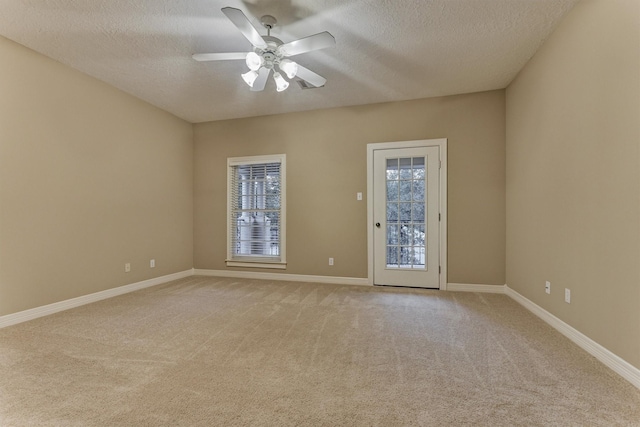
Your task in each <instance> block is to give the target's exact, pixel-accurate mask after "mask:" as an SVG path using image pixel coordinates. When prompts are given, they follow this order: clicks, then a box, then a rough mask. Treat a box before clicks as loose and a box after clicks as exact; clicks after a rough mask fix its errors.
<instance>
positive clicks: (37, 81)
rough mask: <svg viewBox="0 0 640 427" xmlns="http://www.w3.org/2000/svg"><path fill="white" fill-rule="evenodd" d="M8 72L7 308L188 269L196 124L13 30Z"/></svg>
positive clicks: (4, 104)
mask: <svg viewBox="0 0 640 427" xmlns="http://www.w3.org/2000/svg"><path fill="white" fill-rule="evenodd" d="M0 76H1V78H0V315H5V314H9V313H13V312H17V311H21V310H25V309H29V308H33V307H38V306H42V305H45V304H49V303H53V302H56V301H61V300H65V299H68V298H73V297H77V296H81V295H85V294H89V293H93V292H96V291H100V290H104V289H108V288H113V287H116V286H120V285H124V284H129V283H134V282H137V281H140V280H144V279H149V278H152V277H156V276H161V275H166V274H169V273H174V272H178V271H183V270H187V269H190V268H191V267H192V263H193V256H192V252H193V234H192V233H193V215H192V209H193V131H192V126H191V125H190V124H189V123H186V122H184V121H182V120H180V119H178V118H176V117H174V116H172V115H170V114H168V113H165V112H163V111H161V110H159V109H157V108H154V107H152V106H150V105H148V104H146V103H144V102H142V101H139V100H137V99H135V98H133V97H131V96H129V95H126V94H124V93H122V92H120V91H118V90H116V89H114V88H112V87H109V86H107V85H106V84H104V83H102V82H99V81H97V80H95V79H93V78H90V77H88V76H86V75H84V74H82V73H79V72H77V71H74V70H72V69H70V68H68V67H66V66H63V65H61V64H59V63H57V62H55V61H52V60H50V59H48V58H46V57H44V56H42V55H39V54H37V53H35V52H33V51H30V50H28V49H26V48H24V47H22V46H20V45H18V44H16V43H13V42H11V41H8V40H7V39H4V38H0ZM150 258H155V259H156V262H157V268H155V269H154V270H151V269H150V268H149V259H150ZM125 262H130V263H131V265H132V271H131V272H130V273H128V274H125V273H124V263H125Z"/></svg>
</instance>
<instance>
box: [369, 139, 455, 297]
mask: <svg viewBox="0 0 640 427" xmlns="http://www.w3.org/2000/svg"><path fill="white" fill-rule="evenodd" d="M433 146H437V147H439V148H440V150H439V152H440V214H441V220H440V267H442V272H441V273H440V290H442V291H446V290H447V271H448V269H447V241H448V238H447V202H448V201H447V176H448V174H447V138H438V139H421V140H415V141H396V142H376V143H371V144H367V224H368V226H367V263H368V270H367V275H368V276H367V283H368V284H369V285H373V152H374V150H386V149H396V148H414V147H433Z"/></svg>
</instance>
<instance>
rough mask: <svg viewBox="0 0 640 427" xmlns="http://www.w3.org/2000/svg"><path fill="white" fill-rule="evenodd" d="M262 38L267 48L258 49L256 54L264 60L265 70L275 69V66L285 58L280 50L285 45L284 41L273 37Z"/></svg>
mask: <svg viewBox="0 0 640 427" xmlns="http://www.w3.org/2000/svg"><path fill="white" fill-rule="evenodd" d="M262 38H263V39H264V41H265V42H266V43H267V48H266V49H259V48H256V49H255V52H256V53H257V54H258V55H260V56H261V57H262V59H264V67H265V68H269V69H273V66H274V65H278V64H279V63H280V60H281V59H282V57H283V56H284V55H282V53H280V51H279V49H278V48H279V47H280V46H281V45H282V44H283V43H282V40H280V39H278V38H275V37H271V36H263V37H262Z"/></svg>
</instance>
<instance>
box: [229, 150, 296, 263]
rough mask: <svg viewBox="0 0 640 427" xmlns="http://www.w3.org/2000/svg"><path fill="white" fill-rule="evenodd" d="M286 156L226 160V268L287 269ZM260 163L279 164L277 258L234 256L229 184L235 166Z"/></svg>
mask: <svg viewBox="0 0 640 427" xmlns="http://www.w3.org/2000/svg"><path fill="white" fill-rule="evenodd" d="M286 160H287V156H286V154H273V155H264V156H249V157H229V158H227V259H226V260H225V261H226V264H227V267H253V268H275V269H285V268H287V257H286V254H287V251H286V240H287V232H286V222H287V221H286V218H287V214H286V211H287V210H286V206H287V196H286V195H287V180H286V176H287V173H286V172H287V166H286ZM261 163H280V232H279V236H280V245H279V253H280V255H279V256H277V257H272V258H271V257H251V256H246V255H241V256H238V255H235V254H234V250H233V248H232V242H233V238H232V235H231V233H232V231H231V230H232V226H233V224H232V220H233V200H232V194H233V189H232V188H231V183H232V181H233V172H234V167H235V166H241V165H255V164H261Z"/></svg>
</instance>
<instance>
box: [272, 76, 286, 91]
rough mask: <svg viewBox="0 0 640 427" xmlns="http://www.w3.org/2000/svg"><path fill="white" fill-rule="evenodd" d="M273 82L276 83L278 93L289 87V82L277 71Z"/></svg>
mask: <svg viewBox="0 0 640 427" xmlns="http://www.w3.org/2000/svg"><path fill="white" fill-rule="evenodd" d="M273 80H275V81H276V90H277V91H278V92H282V91H283V90H286V89H287V88H288V87H289V82H288V81H286V80H285V79H284V77H282V75H281V74H280V73H279V72H277V71H276V72H274V73H273Z"/></svg>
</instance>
